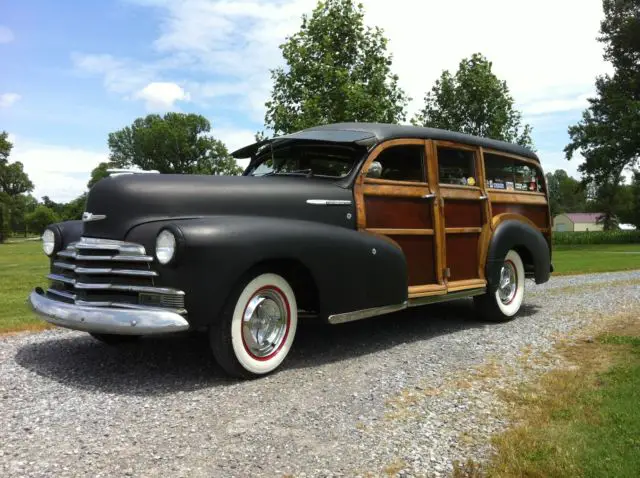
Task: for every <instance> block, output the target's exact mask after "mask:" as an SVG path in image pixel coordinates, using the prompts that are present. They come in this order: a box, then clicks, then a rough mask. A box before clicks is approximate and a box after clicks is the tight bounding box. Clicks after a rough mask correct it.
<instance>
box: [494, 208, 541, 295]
mask: <svg viewBox="0 0 640 478" xmlns="http://www.w3.org/2000/svg"><path fill="white" fill-rule="evenodd" d="M511 249H513V250H515V251H516V252H517V253H518V254H519V255H520V257H521V259H522V262H523V263H524V265H525V271H526V272H527V273H528V275H529V276H531V277H533V278H534V279H535V282H536V284H542V283H544V282H547V281H548V280H549V276H550V273H551V258H550V251H549V245H548V244H547V241H546V240H545V238H544V236H543V235H542V233H541V232H540V231H539V230H538V229H537V228H536V227H535V226H534V225H533V224H532V223H531V222H530V221H522V220H520V219H519V218H512V217H509V218H505V219H504V220H502V221H500V222H499V223H498V224H497V226H496V228H495V230H494V232H493V235H492V236H491V238H490V240H489V248H488V253H487V262H486V266H485V267H486V277H487V283H488V288H489V290H490V291H491V292H494V291H495V290H496V287H497V284H498V280H499V275H500V268H501V266H502V262H503V259H504V257H505V255H506V254H507V252H508V251H509V250H511Z"/></svg>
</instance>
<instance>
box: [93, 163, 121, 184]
mask: <svg viewBox="0 0 640 478" xmlns="http://www.w3.org/2000/svg"><path fill="white" fill-rule="evenodd" d="M116 167H117V166H116V165H115V164H113V163H100V164H98V166H96V167H95V168H93V170H92V171H91V179H89V182H88V183H87V188H88V189H91V188H92V187H93V185H94V184H95V183H97V182H98V181H100V180H101V179H104V178H106V177H108V176H109V173H108V172H107V170H109V169H115V168H116Z"/></svg>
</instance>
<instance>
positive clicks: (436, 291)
mask: <svg viewBox="0 0 640 478" xmlns="http://www.w3.org/2000/svg"><path fill="white" fill-rule="evenodd" d="M429 143H430V141H429V140H424V139H418V138H403V139H393V140H389V141H385V142H383V143H381V144H379V145H378V146H376V147H375V148H374V149H373V150H372V151H371V152H370V153H369V156H368V157H367V159H366V160H365V162H364V164H363V165H362V168H361V170H360V173H359V174H358V177H357V178H356V180H355V182H354V198H355V203H356V213H357V227H358V230H359V231H363V232H367V233H370V234H375V235H378V236H381V237H383V238H384V239H385V240H389V241H391V242H393V243H395V244H396V245H397V246H398V247H400V245H399V244H398V243H397V242H395V241H394V240H393V239H392V238H390V237H389V236H386V235H385V234H389V233H393V234H396V235H397V234H410V235H416V234H421V235H432V236H434V253H433V257H434V268H435V276H436V280H437V283H436V284H424V285H414V286H409V288H408V296H409V298H410V299H414V298H420V297H426V296H432V295H442V294H446V292H447V288H446V283H445V282H444V276H443V271H444V269H443V263H442V253H441V252H440V248H441V247H442V242H441V229H442V221H441V217H440V207H439V204H438V203H439V201H438V198H439V187H438V181H437V177H438V176H437V171H436V172H435V175H434V171H433V168H432V167H431V166H430V165H431V161H430V156H431V154H430V153H429V151H428V148H429ZM406 145H418V146H422V147H423V149H424V154H423V158H424V159H423V167H424V170H425V171H426V173H427V177H426V180H427V181H426V182H416V181H394V180H388V179H378V178H368V177H367V176H366V174H367V171H368V170H369V166H370V165H371V163H372V162H373V161H375V159H376V158H377V157H378V156H379V155H380V153H382V152H383V151H385V150H386V149H388V148H392V147H395V146H406ZM374 193H375V195H376V196H385V197H424V196H426V195H433V199H431V200H430V202H431V215H432V222H433V228H432V229H384V228H367V216H366V208H365V200H364V197H365V195H374ZM425 206H426V204H425Z"/></svg>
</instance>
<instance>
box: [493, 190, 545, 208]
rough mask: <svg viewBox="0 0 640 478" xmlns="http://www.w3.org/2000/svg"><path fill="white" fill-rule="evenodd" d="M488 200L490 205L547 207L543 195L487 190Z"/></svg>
mask: <svg viewBox="0 0 640 478" xmlns="http://www.w3.org/2000/svg"><path fill="white" fill-rule="evenodd" d="M488 194H489V200H490V201H491V202H492V203H504V204H540V205H545V206H546V205H547V197H546V196H545V195H544V194H543V193H535V194H522V193H515V192H513V191H509V192H499V193H498V192H496V191H493V190H489V193H488Z"/></svg>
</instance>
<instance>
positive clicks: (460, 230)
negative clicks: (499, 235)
mask: <svg viewBox="0 0 640 478" xmlns="http://www.w3.org/2000/svg"><path fill="white" fill-rule="evenodd" d="M445 232H446V233H447V234H480V233H481V232H482V228H481V227H447V228H446V229H445Z"/></svg>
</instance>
